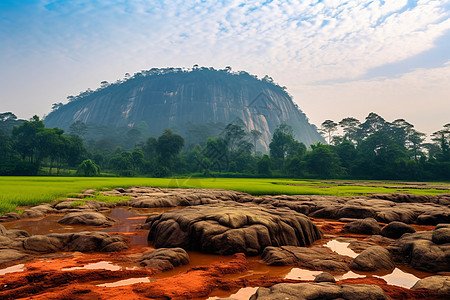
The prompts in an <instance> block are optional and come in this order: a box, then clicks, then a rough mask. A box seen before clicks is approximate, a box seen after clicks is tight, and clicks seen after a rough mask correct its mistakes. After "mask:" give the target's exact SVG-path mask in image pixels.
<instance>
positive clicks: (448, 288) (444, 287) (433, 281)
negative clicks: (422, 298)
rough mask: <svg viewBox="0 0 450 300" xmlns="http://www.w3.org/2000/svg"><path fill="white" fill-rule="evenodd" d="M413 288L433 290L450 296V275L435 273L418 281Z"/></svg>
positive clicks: (441, 294)
mask: <svg viewBox="0 0 450 300" xmlns="http://www.w3.org/2000/svg"><path fill="white" fill-rule="evenodd" d="M411 289H412V290H417V289H427V290H432V291H434V292H435V293H436V294H438V295H440V296H444V297H450V276H439V275H435V276H429V277H425V278H423V279H420V280H419V281H417V282H416V284H415V285H414V286H413V287H412V288H411ZM447 299H448V298H447Z"/></svg>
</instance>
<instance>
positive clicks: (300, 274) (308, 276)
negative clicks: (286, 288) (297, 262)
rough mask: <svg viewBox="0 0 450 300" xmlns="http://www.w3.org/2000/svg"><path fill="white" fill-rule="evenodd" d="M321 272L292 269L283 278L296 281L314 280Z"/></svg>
mask: <svg viewBox="0 0 450 300" xmlns="http://www.w3.org/2000/svg"><path fill="white" fill-rule="evenodd" d="M320 273H322V271H311V270H306V269H300V268H292V270H291V271H290V272H289V273H288V274H287V275H286V276H285V277H284V278H286V279H298V280H314V278H316V276H317V275H319V274H320Z"/></svg>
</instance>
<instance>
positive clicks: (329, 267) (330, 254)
mask: <svg viewBox="0 0 450 300" xmlns="http://www.w3.org/2000/svg"><path fill="white" fill-rule="evenodd" d="M261 258H262V259H263V261H264V263H266V264H268V265H271V266H286V265H287V266H297V267H303V268H308V269H313V270H321V271H331V272H335V273H339V272H340V273H344V272H347V271H349V270H350V269H349V267H348V264H349V263H350V262H351V261H352V258H351V257H349V256H344V255H340V254H337V253H336V252H334V251H332V250H331V249H330V248H328V247H323V246H314V247H309V248H306V247H295V246H281V247H266V248H265V249H264V252H263V253H262V256H261Z"/></svg>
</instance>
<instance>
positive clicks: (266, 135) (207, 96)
mask: <svg viewBox="0 0 450 300" xmlns="http://www.w3.org/2000/svg"><path fill="white" fill-rule="evenodd" d="M70 100H72V101H70V102H69V103H67V104H65V105H61V106H59V107H57V108H56V109H55V110H54V111H52V112H51V113H50V114H49V115H48V116H47V117H46V118H45V123H46V126H47V127H59V128H63V129H68V128H69V127H70V125H71V124H72V123H74V122H76V121H81V122H84V123H86V124H87V125H88V126H97V127H98V126H100V127H108V128H124V127H128V128H138V129H140V130H144V131H148V132H146V134H150V135H153V136H157V135H159V134H161V132H162V131H163V130H164V129H166V128H170V129H172V130H173V131H175V132H177V133H179V134H181V135H182V136H183V137H184V138H185V139H186V140H187V144H189V143H195V142H201V141H202V139H203V138H204V137H208V136H215V135H217V134H220V131H221V129H223V128H224V126H225V125H226V124H228V123H230V122H241V121H240V120H242V122H243V124H244V126H245V127H246V128H247V130H248V131H251V130H258V131H260V132H261V133H262V137H261V140H260V142H259V144H260V146H259V147H258V148H261V147H262V148H261V149H260V150H266V151H267V150H268V145H269V143H270V140H271V138H272V133H273V132H274V130H275V128H276V127H277V126H278V125H280V124H281V123H286V124H288V125H290V126H292V128H293V131H294V135H295V138H296V139H298V140H299V141H301V142H303V143H305V144H306V145H310V144H311V143H314V142H317V141H321V142H324V140H323V138H322V137H321V136H320V135H319V133H318V132H317V129H316V128H315V126H313V125H311V124H310V123H309V122H308V119H307V117H306V115H305V114H304V113H303V112H302V111H301V110H300V109H299V108H298V107H297V106H296V105H295V104H294V102H293V101H292V98H291V97H290V96H289V94H288V93H287V92H286V91H285V88H282V87H280V86H278V85H276V84H274V83H273V81H272V79H271V78H270V77H265V78H264V79H257V78H256V77H255V76H252V75H250V74H248V73H246V72H237V73H236V72H231V71H230V70H229V69H225V70H215V69H212V68H195V69H193V70H182V69H175V68H168V69H151V70H149V71H143V72H140V73H137V74H135V75H134V76H133V77H130V78H128V79H125V80H122V81H118V82H117V83H115V84H108V83H106V82H104V83H103V86H102V88H100V89H98V90H96V91H90V90H88V91H86V92H83V93H81V94H80V95H79V96H77V97H72V98H71V99H70ZM242 122H241V123H242ZM203 141H204V139H203Z"/></svg>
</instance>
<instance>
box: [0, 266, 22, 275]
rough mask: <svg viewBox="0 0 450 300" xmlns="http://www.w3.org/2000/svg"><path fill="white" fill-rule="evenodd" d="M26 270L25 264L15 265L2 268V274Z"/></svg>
mask: <svg viewBox="0 0 450 300" xmlns="http://www.w3.org/2000/svg"><path fill="white" fill-rule="evenodd" d="M23 271H25V265H24V264H20V265H15V266H11V267H8V268H4V269H0V275H5V274H7V273H15V272H23Z"/></svg>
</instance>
